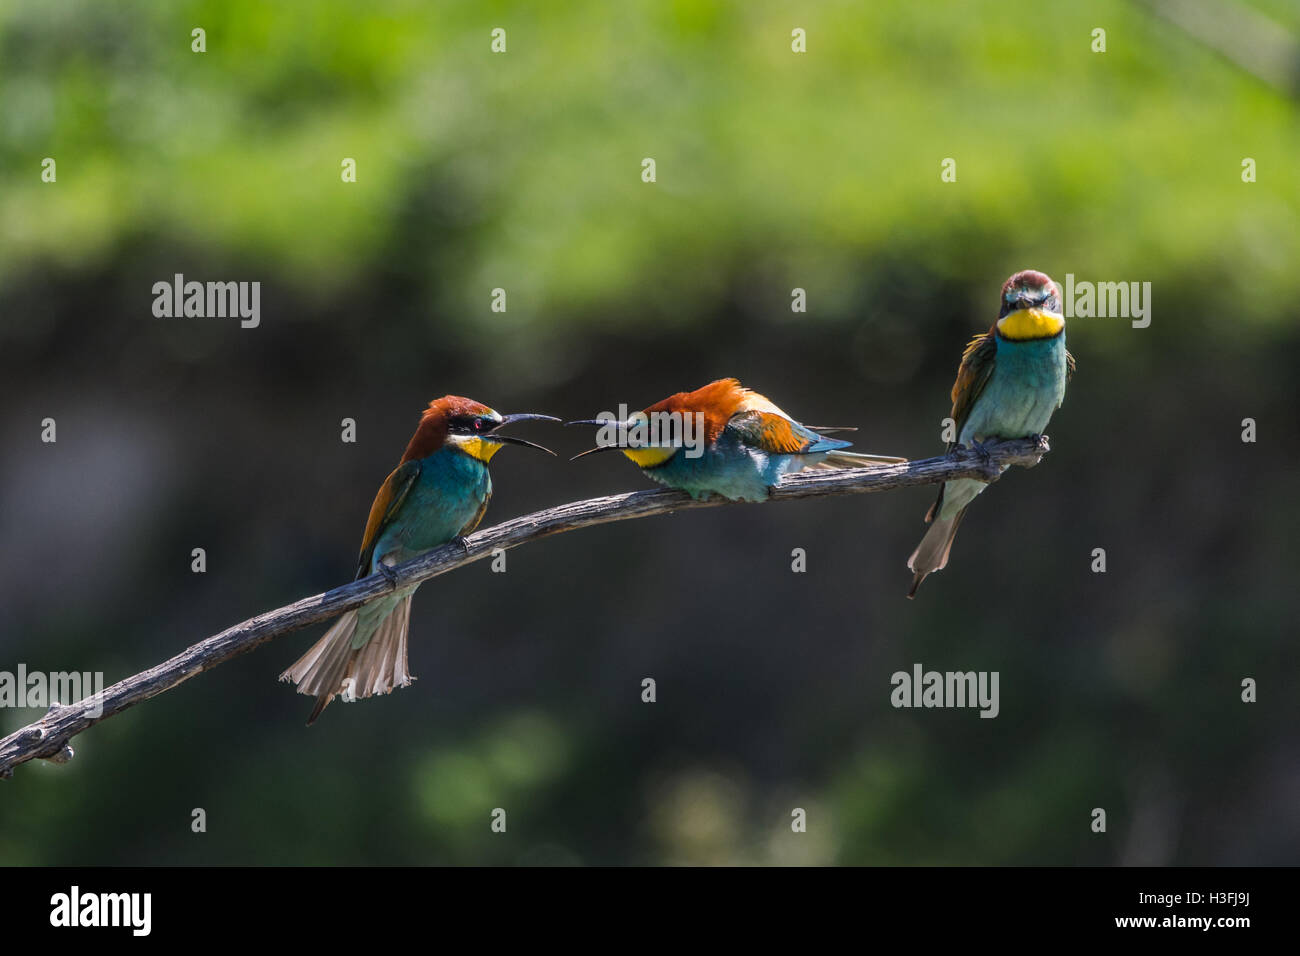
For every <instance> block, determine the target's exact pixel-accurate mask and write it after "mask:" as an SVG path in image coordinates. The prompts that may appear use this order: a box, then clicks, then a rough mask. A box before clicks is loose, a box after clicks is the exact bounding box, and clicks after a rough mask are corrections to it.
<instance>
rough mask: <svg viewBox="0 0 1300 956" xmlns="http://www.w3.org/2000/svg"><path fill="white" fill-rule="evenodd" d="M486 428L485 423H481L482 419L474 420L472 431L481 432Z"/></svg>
mask: <svg viewBox="0 0 1300 956" xmlns="http://www.w3.org/2000/svg"><path fill="white" fill-rule="evenodd" d="M486 428H487V422H485V421H483V419H481V418H476V419H474V431H476V432H481V431H483V430H484V429H486Z"/></svg>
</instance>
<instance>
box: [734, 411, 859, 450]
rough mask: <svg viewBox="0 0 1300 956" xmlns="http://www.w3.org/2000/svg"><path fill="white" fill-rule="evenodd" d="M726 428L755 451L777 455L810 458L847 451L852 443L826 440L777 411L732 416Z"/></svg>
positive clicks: (752, 412) (748, 412)
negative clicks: (810, 455) (813, 453)
mask: <svg viewBox="0 0 1300 956" xmlns="http://www.w3.org/2000/svg"><path fill="white" fill-rule="evenodd" d="M727 429H728V430H729V431H732V432H734V433H735V434H736V435H737V436H738V437H739V438H740V440H741V441H743V442H744V443H745V444H746V445H749V446H751V447H753V448H761V449H763V451H766V452H769V453H771V454H777V455H807V454H810V453H812V452H819V451H833V450H834V449H836V448H847V447H848V446H849V444H850V443H849V442H846V441H840V440H838V439H835V438H826V437H825V436H823V435H819V434H817V432H815V431H813V430H812V429H811V428H809V427H807V426H806V425H800V424H799V423H798V422H796V421H794V420H793V419H790V418H786V417H785V416H784V415H778V414H776V413H775V412H767V411H759V410H751V411H745V412H739V413H737V414H735V415H733V416H731V420H730V421H728V422H727Z"/></svg>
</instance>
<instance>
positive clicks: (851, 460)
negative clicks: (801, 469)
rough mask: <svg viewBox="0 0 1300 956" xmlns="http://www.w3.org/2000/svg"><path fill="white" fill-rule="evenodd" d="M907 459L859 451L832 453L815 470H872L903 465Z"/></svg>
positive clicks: (816, 465)
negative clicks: (879, 467)
mask: <svg viewBox="0 0 1300 956" xmlns="http://www.w3.org/2000/svg"><path fill="white" fill-rule="evenodd" d="M905 461H907V459H906V458H896V457H894V456H893V455H872V454H868V453H864V452H858V451H832V452H828V453H827V455H826V457H825V458H823V459H822V460H821V461H819V462H818V463H817V464H815V465H813V467H814V468H871V467H872V466H873V465H901V464H902V463H904V462H905Z"/></svg>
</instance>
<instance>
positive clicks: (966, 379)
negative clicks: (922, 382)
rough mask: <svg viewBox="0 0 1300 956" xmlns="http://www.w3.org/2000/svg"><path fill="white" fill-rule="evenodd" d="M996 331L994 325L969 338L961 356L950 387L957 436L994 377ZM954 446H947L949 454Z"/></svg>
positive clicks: (952, 443) (996, 347) (996, 346)
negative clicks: (954, 378) (955, 376)
mask: <svg viewBox="0 0 1300 956" xmlns="http://www.w3.org/2000/svg"><path fill="white" fill-rule="evenodd" d="M995 328H997V326H994V327H993V328H990V329H989V330H988V331H987V332H985V333H984V334H982V335H977V336H975V337H974V338H973V339H971V340H970V342H969V343H968V344H967V345H966V351H965V352H963V353H962V355H961V366H960V367H959V368H958V369H957V381H955V382H953V385H952V419H953V421H954V422H956V423H957V434H958V435H961V430H962V428H964V427H965V425H966V419H968V418H969V417H970V412H971V409H972V408H974V407H975V401H976V400H977V399H978V398H979V397H980V395H981V393H983V391H984V386H986V385H988V383H989V379H990V378H991V377H992V376H993V363H994V360H995V359H996V357H997V354H998V343H997V339H996V337H995V335H994V329H995ZM954 444H956V443H955V442H950V443H949V445H948V449H949V451H951V450H952V446H953V445H954Z"/></svg>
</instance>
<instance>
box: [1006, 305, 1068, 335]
mask: <svg viewBox="0 0 1300 956" xmlns="http://www.w3.org/2000/svg"><path fill="white" fill-rule="evenodd" d="M1063 328H1065V317H1064V316H1062V315H1059V314H1058V313H1056V312H1044V311H1043V310H1042V309H1016V310H1015V311H1014V312H1008V313H1007V314H1006V315H1005V316H1003V317H1002V318H1000V319H998V331H999V332H1001V333H1002V337H1003V338H1004V339H1012V340H1024V339H1050V338H1051V337H1052V336H1054V335H1056V334H1057V333H1059V332H1060V331H1061V329H1063Z"/></svg>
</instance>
